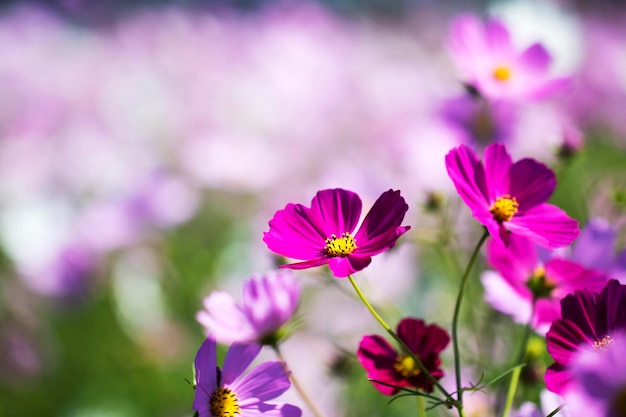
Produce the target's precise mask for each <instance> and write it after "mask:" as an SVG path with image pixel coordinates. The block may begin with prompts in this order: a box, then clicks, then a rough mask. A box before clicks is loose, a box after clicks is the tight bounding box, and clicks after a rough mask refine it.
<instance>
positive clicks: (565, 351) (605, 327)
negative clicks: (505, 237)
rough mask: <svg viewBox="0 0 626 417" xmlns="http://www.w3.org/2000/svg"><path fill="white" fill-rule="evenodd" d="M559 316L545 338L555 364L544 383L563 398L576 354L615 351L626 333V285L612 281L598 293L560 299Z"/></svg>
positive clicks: (583, 293)
mask: <svg viewBox="0 0 626 417" xmlns="http://www.w3.org/2000/svg"><path fill="white" fill-rule="evenodd" d="M561 315H562V317H561V318H559V319H558V320H556V321H555V322H554V323H552V326H551V327H550V330H549V331H548V333H547V335H546V341H547V347H548V353H550V355H551V356H552V358H553V359H554V362H555V363H554V364H552V365H551V366H550V367H549V368H548V370H547V371H546V375H545V380H546V387H547V388H548V389H549V390H550V391H552V392H556V393H557V394H560V395H563V394H564V393H565V392H566V391H567V389H568V388H569V387H570V386H571V385H572V371H571V366H572V363H573V362H574V360H575V358H576V357H577V355H579V354H580V353H581V352H582V351H583V350H584V349H586V348H591V349H594V350H595V351H596V353H606V352H607V351H608V350H612V349H614V348H615V346H616V345H615V343H616V340H617V339H616V337H617V336H616V335H617V334H618V333H623V332H626V285H621V284H620V283H619V282H618V281H617V280H611V281H609V283H608V284H607V285H606V286H605V287H604V289H603V290H602V292H600V293H597V292H592V291H589V290H582V291H575V292H574V293H573V294H570V295H568V296H566V297H565V298H563V300H561ZM620 353H621V354H623V351H620Z"/></svg>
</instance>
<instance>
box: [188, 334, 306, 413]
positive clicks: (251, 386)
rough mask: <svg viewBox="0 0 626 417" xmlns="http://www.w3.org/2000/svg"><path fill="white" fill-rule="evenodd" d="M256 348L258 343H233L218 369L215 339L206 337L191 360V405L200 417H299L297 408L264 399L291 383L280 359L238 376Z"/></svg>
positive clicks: (256, 352)
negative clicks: (193, 371)
mask: <svg viewBox="0 0 626 417" xmlns="http://www.w3.org/2000/svg"><path fill="white" fill-rule="evenodd" d="M260 350H261V346H260V345H249V344H234V345H232V346H231V347H230V349H228V352H227V353H226V358H225V359H224V367H223V368H222V369H220V368H218V367H217V361H216V343H215V341H214V340H212V339H210V338H208V339H207V340H205V341H204V343H203V344H202V346H201V347H200V349H199V350H198V354H197V355H196V360H195V369H196V394H195V397H194V400H193V408H194V410H196V411H197V412H198V414H199V415H200V417H234V416H235V415H241V417H253V416H254V417H256V416H272V417H300V415H301V414H302V412H301V411H300V409H299V408H298V407H295V406H292V405H289V404H268V403H267V402H266V401H268V400H272V399H274V398H276V397H278V396H279V395H281V394H282V393H283V392H285V391H287V389H289V387H290V386H291V383H290V382H289V375H288V373H287V372H286V371H285V366H284V363H283V362H278V361H272V362H265V363H263V364H261V365H259V366H257V367H256V368H254V369H252V370H251V371H250V372H248V373H247V374H246V375H243V376H242V374H243V372H244V371H245V370H246V368H247V367H248V366H249V365H250V363H252V361H253V360H254V358H256V356H257V355H258V354H259V351H260Z"/></svg>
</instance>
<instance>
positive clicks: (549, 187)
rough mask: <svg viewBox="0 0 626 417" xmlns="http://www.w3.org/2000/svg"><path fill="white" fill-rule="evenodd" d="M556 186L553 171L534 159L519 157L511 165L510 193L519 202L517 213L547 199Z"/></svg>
mask: <svg viewBox="0 0 626 417" xmlns="http://www.w3.org/2000/svg"><path fill="white" fill-rule="evenodd" d="M555 188H556V178H555V177H554V172H553V171H552V170H551V169H550V168H548V167H547V166H546V165H544V164H542V163H540V162H537V161H535V160H534V159H530V158H525V159H520V160H519V161H517V162H516V163H514V164H513V166H511V171H510V194H511V196H513V197H515V198H516V199H517V202H518V203H519V211H518V213H519V214H522V213H524V212H525V211H527V210H529V209H531V208H533V207H536V206H538V205H540V204H542V203H545V202H546V201H548V199H549V198H550V196H551V195H552V193H553V192H554V189H555Z"/></svg>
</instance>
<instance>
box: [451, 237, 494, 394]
mask: <svg viewBox="0 0 626 417" xmlns="http://www.w3.org/2000/svg"><path fill="white" fill-rule="evenodd" d="M488 236H489V232H488V231H487V230H486V229H485V231H484V232H483V235H482V236H481V238H480V240H479V241H478V243H477V244H476V247H475V248H474V252H472V256H471V257H470V260H469V263H468V264H467V267H466V268H465V272H464V273H463V277H462V278H461V288H460V289H459V295H458V296H457V298H456V304H455V306H454V316H453V317H452V346H453V348H454V372H455V376H456V392H457V394H456V395H457V401H458V402H459V403H460V404H461V405H462V404H463V389H462V388H463V387H462V386H461V356H460V353H459V338H458V325H459V313H460V311H461V302H462V301H463V295H464V294H465V287H466V284H467V279H468V278H469V274H470V271H471V270H472V267H473V266H474V263H475V262H476V258H477V257H478V252H479V251H480V248H481V247H482V245H483V243H485V240H487V237H488Z"/></svg>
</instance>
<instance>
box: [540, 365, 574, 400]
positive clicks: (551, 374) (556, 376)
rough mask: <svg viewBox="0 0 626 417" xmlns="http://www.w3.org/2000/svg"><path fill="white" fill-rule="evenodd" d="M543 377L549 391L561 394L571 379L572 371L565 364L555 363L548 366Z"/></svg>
mask: <svg viewBox="0 0 626 417" xmlns="http://www.w3.org/2000/svg"><path fill="white" fill-rule="evenodd" d="M544 379H545V381H546V388H547V389H548V390H549V391H552V392H554V393H557V394H559V395H563V394H565V391H566V389H567V387H568V385H570V383H571V381H572V373H571V372H570V371H569V370H568V369H567V368H566V367H565V366H562V365H560V364H558V363H555V364H552V365H551V366H550V367H548V369H547V370H546V374H545V376H544Z"/></svg>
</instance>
